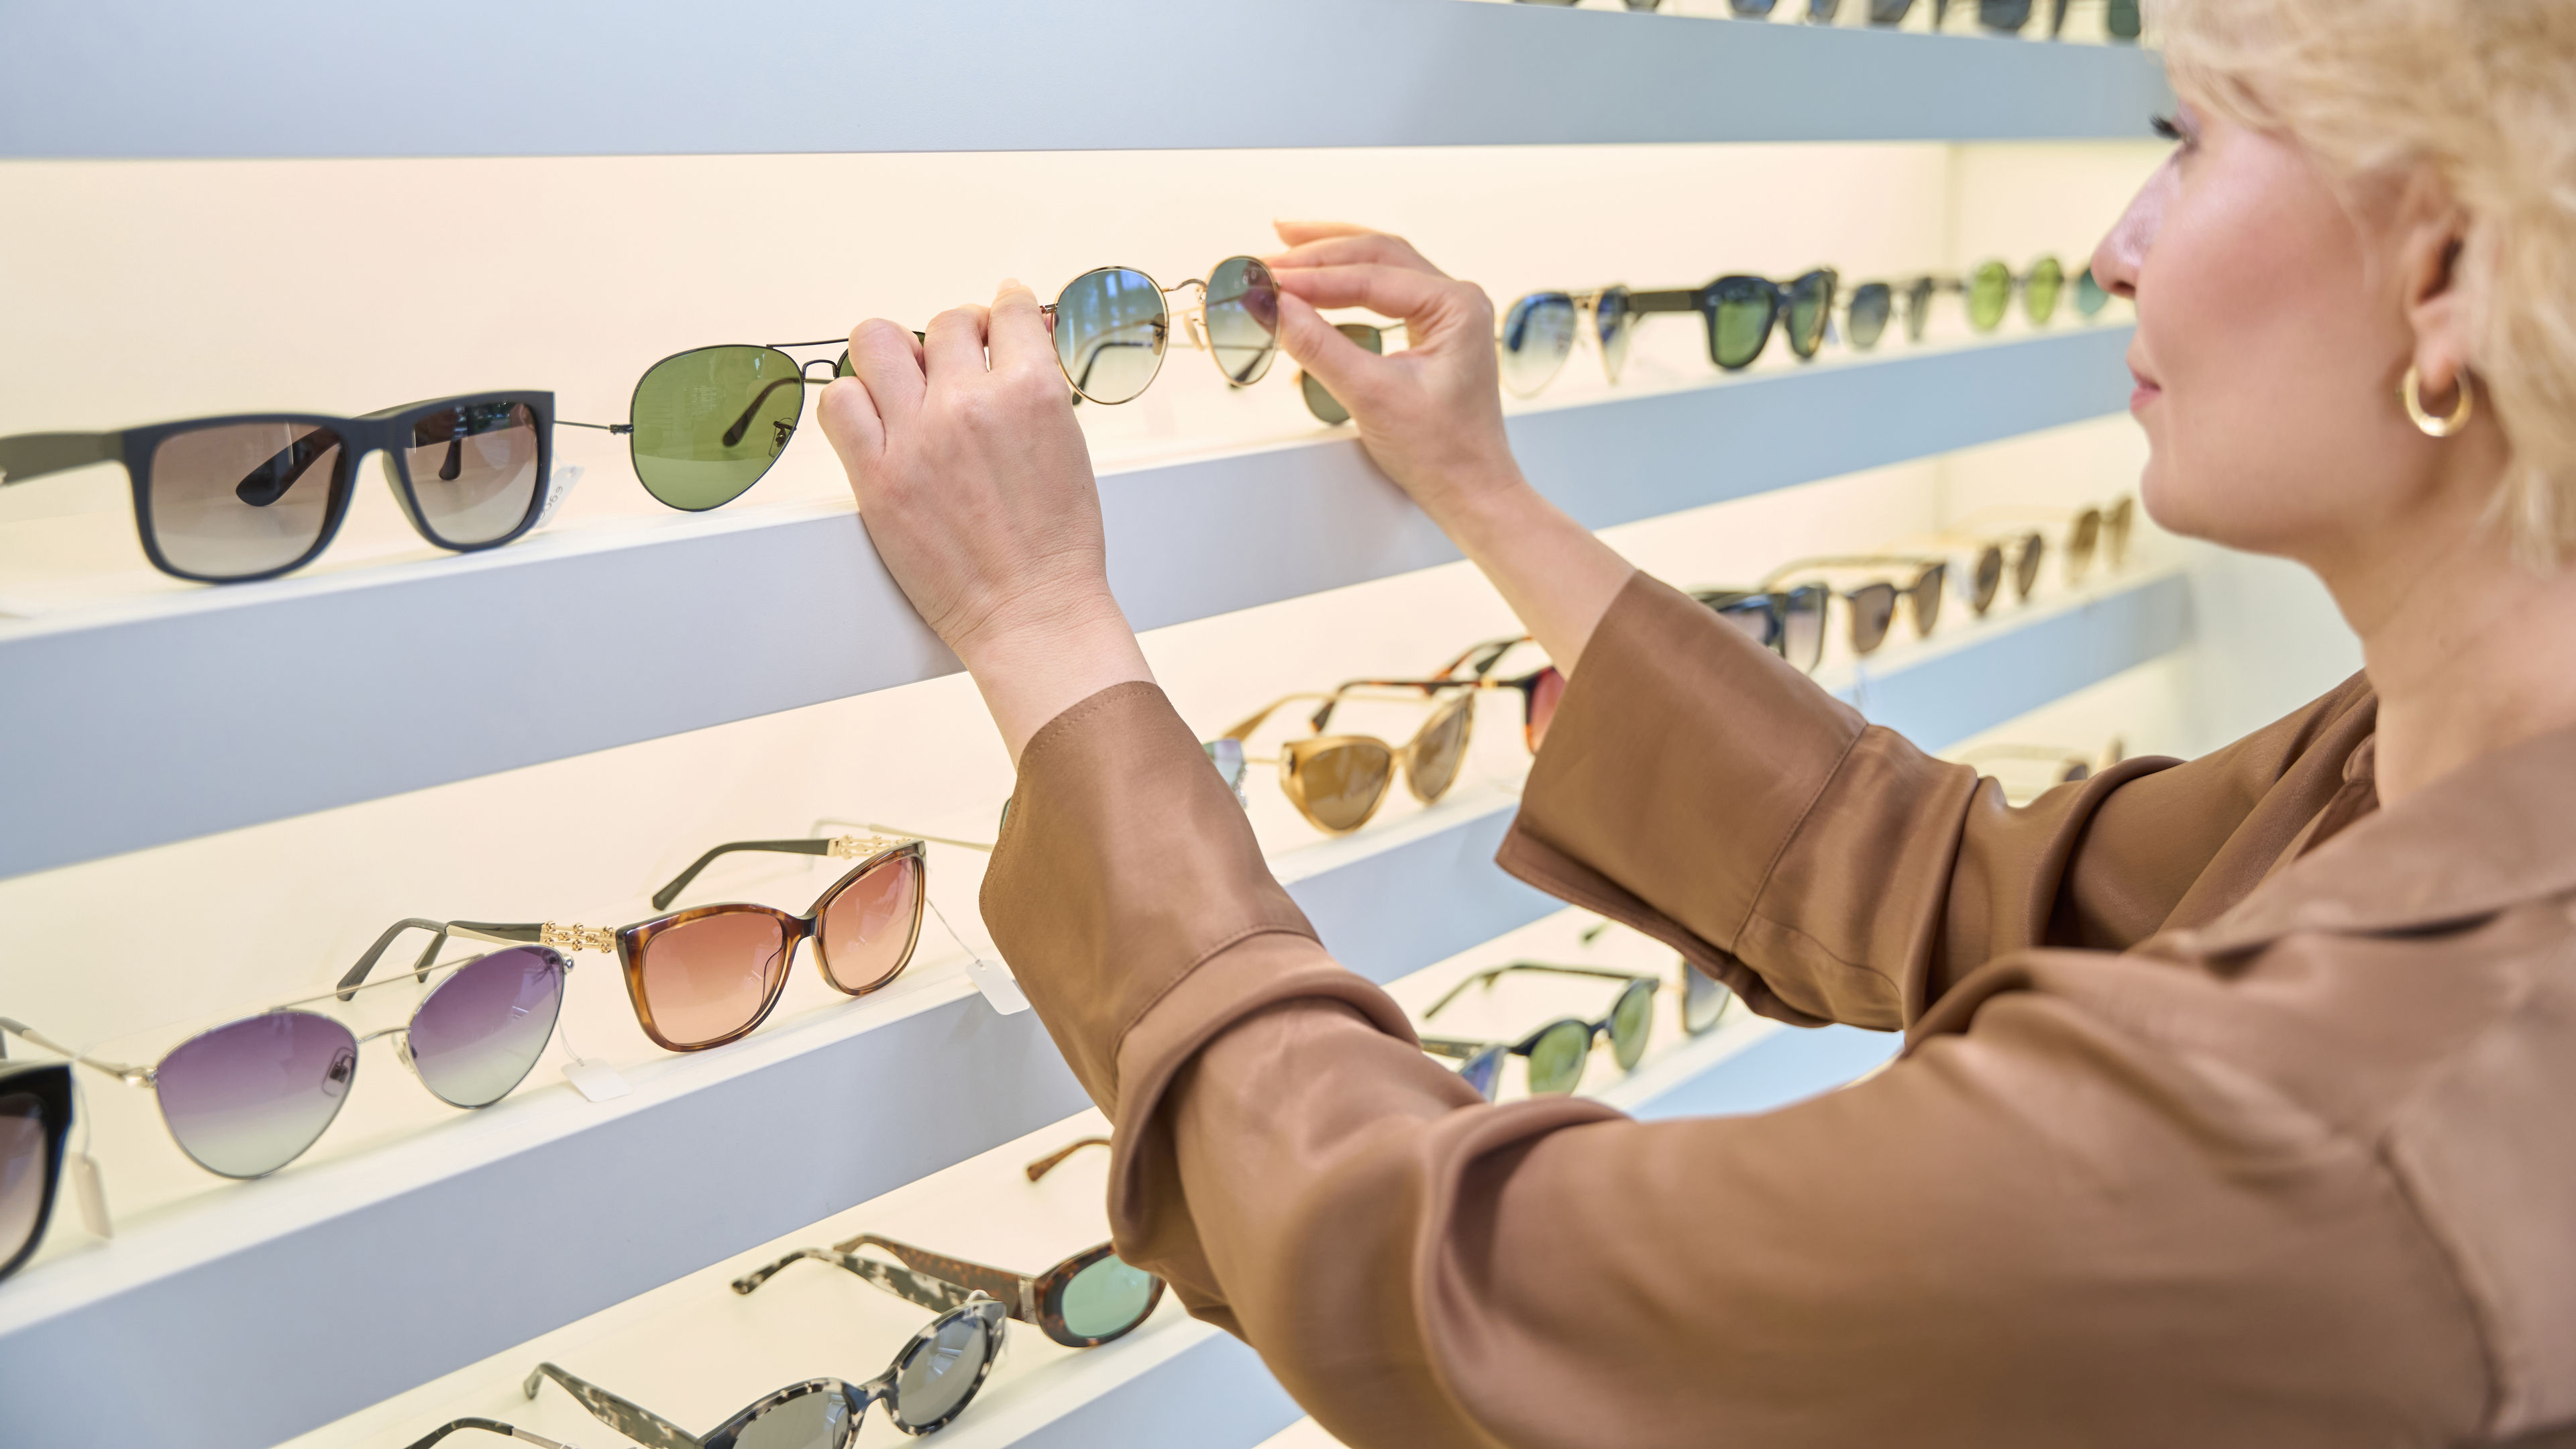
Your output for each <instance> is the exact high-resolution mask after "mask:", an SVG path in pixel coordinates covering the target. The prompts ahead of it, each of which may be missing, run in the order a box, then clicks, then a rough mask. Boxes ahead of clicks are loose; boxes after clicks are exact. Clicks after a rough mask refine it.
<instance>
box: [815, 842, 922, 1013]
mask: <svg viewBox="0 0 2576 1449" xmlns="http://www.w3.org/2000/svg"><path fill="white" fill-rule="evenodd" d="M920 917H921V860H920V857H918V856H911V855H899V856H896V857H895V858H894V859H892V860H889V861H886V862H884V863H882V864H880V865H878V866H877V867H876V868H875V869H874V870H871V871H869V872H868V873H867V874H866V875H863V876H860V877H859V878H858V879H857V880H854V881H852V882H850V883H849V884H848V885H845V886H843V887H841V889H840V890H839V891H837V892H835V893H834V894H833V896H832V900H831V903H830V904H829V905H826V906H825V907H823V919H822V922H821V924H820V927H819V929H820V931H821V933H822V938H823V940H822V947H823V974H824V975H826V976H828V977H830V978H831V979H832V984H833V985H835V986H837V987H839V988H841V989H842V990H843V991H847V992H850V993H852V994H856V993H858V992H862V991H868V990H872V989H874V988H876V987H879V986H883V985H884V984H885V983H887V982H888V981H891V980H893V979H894V974H895V973H896V972H898V971H901V970H902V969H903V963H904V962H906V961H909V960H911V959H912V940H913V936H914V934H915V932H914V928H915V926H916V925H917V924H918V923H919V921H920Z"/></svg>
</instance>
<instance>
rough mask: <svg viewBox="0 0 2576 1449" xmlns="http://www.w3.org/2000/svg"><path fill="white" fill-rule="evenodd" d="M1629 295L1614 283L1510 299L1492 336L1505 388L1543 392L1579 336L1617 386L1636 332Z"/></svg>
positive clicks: (1520, 393) (1525, 395)
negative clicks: (1597, 355) (1597, 356)
mask: <svg viewBox="0 0 2576 1449" xmlns="http://www.w3.org/2000/svg"><path fill="white" fill-rule="evenodd" d="M1632 295H1633V294H1631V293H1630V292H1629V290H1628V288H1627V287H1626V286H1624V285H1618V284H1613V285H1611V286H1607V287H1596V288H1594V289H1593V290H1591V291H1589V292H1531V293H1529V294H1528V295H1526V296H1523V297H1521V298H1519V299H1518V300H1516V301H1514V302H1513V303H1512V305H1511V306H1510V307H1508V308H1506V309H1505V310H1504V312H1503V316H1502V320H1501V322H1500V323H1499V324H1498V325H1497V326H1496V329H1495V334H1494V346H1495V348H1496V349H1497V350H1498V351H1499V352H1500V353H1501V355H1502V368H1501V375H1502V384H1503V389H1504V391H1506V392H1509V393H1510V394H1512V395H1513V396H1514V397H1523V398H1528V397H1536V396H1538V395H1539V394H1540V393H1541V392H1544V391H1546V390H1547V385H1548V384H1549V383H1551V382H1554V381H1556V377H1557V374H1558V373H1560V372H1562V371H1564V370H1565V363H1566V360H1567V359H1568V358H1570V357H1572V356H1573V355H1574V349H1575V344H1576V342H1577V340H1578V339H1585V338H1588V339H1589V340H1590V341H1591V343H1592V347H1593V350H1594V351H1596V352H1598V353H1599V354H1600V355H1601V373H1602V376H1603V377H1605V378H1606V379H1608V381H1609V382H1610V383H1611V384H1612V385H1613V386H1616V385H1617V384H1618V381H1619V374H1620V372H1621V370H1622V369H1624V368H1625V367H1626V366H1627V362H1628V344H1629V342H1630V341H1631V340H1632V339H1633V338H1634V337H1635V335H1636V312H1635V311H1634V309H1633V308H1632V306H1631V305H1630V303H1631V298H1632ZM1534 344H1535V345H1534Z"/></svg>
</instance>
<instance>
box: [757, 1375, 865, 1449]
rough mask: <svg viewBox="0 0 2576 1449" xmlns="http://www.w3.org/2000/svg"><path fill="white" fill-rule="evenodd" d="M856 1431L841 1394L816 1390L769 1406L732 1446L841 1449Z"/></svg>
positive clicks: (774, 1448) (778, 1448)
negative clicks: (852, 1432) (851, 1432)
mask: <svg viewBox="0 0 2576 1449" xmlns="http://www.w3.org/2000/svg"><path fill="white" fill-rule="evenodd" d="M855 1427H856V1426H855V1425H854V1424H852V1423H851V1420H850V1406H849V1404H848V1403H846V1402H845V1401H844V1400H843V1399H842V1398H841V1396H840V1395H839V1394H837V1393H834V1392H832V1391H831V1390H829V1389H813V1390H809V1391H807V1392H805V1393H801V1394H798V1395H797V1396H796V1397H794V1398H792V1399H789V1400H787V1401H785V1402H784V1403H777V1404H772V1405H770V1406H769V1408H768V1409H767V1410H765V1411H763V1412H762V1414H761V1416H760V1417H759V1418H757V1419H754V1420H752V1421H751V1422H750V1423H748V1424H745V1425H743V1426H742V1430H741V1432H740V1433H738V1434H736V1435H735V1436H734V1441H733V1443H734V1449H841V1445H842V1443H843V1441H845V1440H846V1439H847V1438H848V1437H849V1435H850V1431H851V1430H852V1429H853V1428H855Z"/></svg>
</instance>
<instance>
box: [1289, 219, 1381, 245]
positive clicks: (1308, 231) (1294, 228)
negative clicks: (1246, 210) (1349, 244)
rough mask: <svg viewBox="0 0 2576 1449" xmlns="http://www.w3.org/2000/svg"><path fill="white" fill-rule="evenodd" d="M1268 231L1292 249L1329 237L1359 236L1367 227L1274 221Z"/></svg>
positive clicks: (1337, 223)
mask: <svg viewBox="0 0 2576 1449" xmlns="http://www.w3.org/2000/svg"><path fill="white" fill-rule="evenodd" d="M1270 229H1271V230H1272V231H1275V232H1277V233H1279V239H1280V240H1281V241H1283V242H1286V243H1287V244H1288V245H1290V246H1292V247H1294V246H1303V245H1305V244H1306V243H1308V242H1311V241H1322V240H1323V239H1324V238H1326V237H1331V236H1360V235H1363V234H1365V233H1366V232H1367V231H1368V228H1367V227H1364V226H1356V225H1353V224H1352V223H1350V222H1347V221H1274V222H1272V223H1270Z"/></svg>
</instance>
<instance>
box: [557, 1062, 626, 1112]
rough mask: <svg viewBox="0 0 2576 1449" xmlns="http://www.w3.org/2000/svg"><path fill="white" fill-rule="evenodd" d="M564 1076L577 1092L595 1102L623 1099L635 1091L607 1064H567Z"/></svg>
mask: <svg viewBox="0 0 2576 1449" xmlns="http://www.w3.org/2000/svg"><path fill="white" fill-rule="evenodd" d="M563 1074H564V1079H565V1080H566V1081H569V1082H571V1083H572V1084H573V1088H574V1089H575V1090H576V1091H578V1092H580V1093H581V1094H582V1095H583V1096H585V1097H588V1098H589V1099H590V1100H592V1101H594V1102H605V1101H608V1100H609V1099H611V1098H613V1097H623V1096H625V1095H626V1094H627V1093H629V1092H631V1091H634V1090H635V1089H634V1088H633V1087H632V1086H629V1085H628V1084H627V1081H626V1078H624V1077H623V1076H620V1075H618V1071H617V1068H615V1067H612V1066H610V1065H609V1064H608V1063H606V1062H566V1063H564V1068H563Z"/></svg>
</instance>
